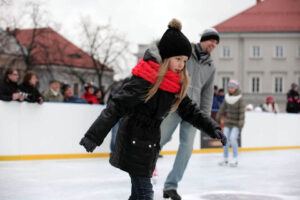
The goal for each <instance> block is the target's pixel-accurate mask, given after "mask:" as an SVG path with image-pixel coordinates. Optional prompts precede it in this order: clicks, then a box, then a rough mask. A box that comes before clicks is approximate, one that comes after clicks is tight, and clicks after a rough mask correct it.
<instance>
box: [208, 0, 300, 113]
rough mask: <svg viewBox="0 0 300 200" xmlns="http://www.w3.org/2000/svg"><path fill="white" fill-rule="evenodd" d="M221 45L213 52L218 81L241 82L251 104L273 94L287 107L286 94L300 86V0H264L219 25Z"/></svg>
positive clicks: (221, 83) (222, 85) (224, 84)
mask: <svg viewBox="0 0 300 200" xmlns="http://www.w3.org/2000/svg"><path fill="white" fill-rule="evenodd" d="M214 28H216V29H217V30H218V31H219V33H220V38H221V39H220V44H219V45H218V47H217V48H216V50H215V51H214V52H213V54H212V56H213V59H214V61H215V64H216V66H217V72H216V79H215V80H216V85H218V87H219V88H224V89H225V90H226V88H227V83H228V81H229V80H230V79H236V80H238V81H239V82H240V85H241V89H242V91H243V93H244V96H245V100H246V103H251V104H254V106H259V105H260V104H263V103H264V99H265V97H266V96H267V95H273V96H274V97H275V100H276V102H277V103H278V104H279V107H280V111H285V105H286V101H287V100H286V93H287V92H288V90H289V89H290V87H291V84H292V83H296V84H298V85H300V1H297V0H286V1H281V0H265V1H259V0H258V1H257V4H256V5H255V6H253V7H251V8H249V9H247V10H246V11H244V12H242V13H240V14H238V15H236V16H234V17H232V18H230V19H228V20H226V21H224V22H222V23H220V24H218V25H216V26H215V27H214Z"/></svg>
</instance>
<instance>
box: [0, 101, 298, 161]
mask: <svg viewBox="0 0 300 200" xmlns="http://www.w3.org/2000/svg"><path fill="white" fill-rule="evenodd" d="M104 108H105V106H100V105H90V104H66V103H44V104H42V105H38V104H32V103H26V102H22V103H19V102H3V101H0V161H8V160H35V159H68V158H93V157H108V156H109V152H110V150H109V144H110V135H111V134H110V133H109V134H108V136H107V137H106V138H105V140H104V142H103V144H102V145H101V147H100V148H99V147H98V148H96V150H95V152H94V153H92V154H88V153H86V152H85V150H84V148H83V147H82V146H80V145H79V144H78V143H79V141H80V139H81V138H82V136H83V135H84V133H85V132H86V130H87V129H88V128H89V126H90V125H91V124H92V123H93V121H94V120H95V119H96V118H97V117H98V116H99V114H100V113H101V111H102V110H103V109H104ZM299 124H300V115H299V114H287V113H279V114H273V113H256V112H246V119H245V126H244V128H243V130H242V137H241V138H242V141H241V147H242V148H240V151H257V150H281V149H297V148H300V134H299V128H298V127H299ZM178 145H179V134H178V128H177V129H176V131H175V134H174V135H173V137H172V140H171V141H170V142H169V143H167V144H166V145H165V146H164V148H163V150H162V154H164V155H168V154H176V152H177V151H176V150H177V148H178ZM194 149H195V150H194V151H193V153H219V152H222V149H221V148H220V149H201V144H200V134H196V138H195V142H194Z"/></svg>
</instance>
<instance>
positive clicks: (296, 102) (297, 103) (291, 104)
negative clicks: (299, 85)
mask: <svg viewBox="0 0 300 200" xmlns="http://www.w3.org/2000/svg"><path fill="white" fill-rule="evenodd" d="M286 112H288V113H300V99H299V93H296V92H295V93H294V94H293V96H291V97H290V98H288V102H287V105H286Z"/></svg>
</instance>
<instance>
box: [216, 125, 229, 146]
mask: <svg viewBox="0 0 300 200" xmlns="http://www.w3.org/2000/svg"><path fill="white" fill-rule="evenodd" d="M214 134H215V135H214V136H215V137H214V138H217V139H220V140H221V143H222V144H223V146H225V145H226V143H227V138H226V136H225V135H224V133H223V132H222V131H221V130H220V129H216V130H215V132H214Z"/></svg>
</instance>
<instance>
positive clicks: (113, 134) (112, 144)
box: [110, 119, 121, 152]
mask: <svg viewBox="0 0 300 200" xmlns="http://www.w3.org/2000/svg"><path fill="white" fill-rule="evenodd" d="M120 121H121V119H120V120H119V121H118V122H117V123H116V124H115V125H114V127H113V128H112V129H111V139H110V151H111V152H113V150H114V147H115V143H116V137H117V133H118V129H119V126H120Z"/></svg>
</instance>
